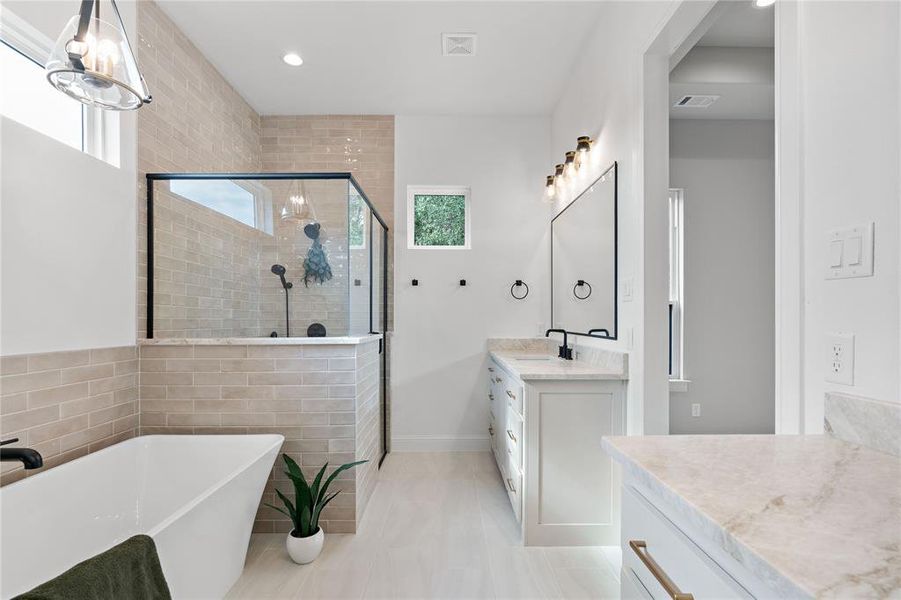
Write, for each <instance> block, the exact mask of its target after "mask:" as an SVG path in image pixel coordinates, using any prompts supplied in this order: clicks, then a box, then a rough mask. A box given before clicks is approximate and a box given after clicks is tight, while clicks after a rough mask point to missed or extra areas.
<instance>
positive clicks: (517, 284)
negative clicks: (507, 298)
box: [510, 279, 529, 300]
mask: <svg viewBox="0 0 901 600" xmlns="http://www.w3.org/2000/svg"><path fill="white" fill-rule="evenodd" d="M518 287H525V288H526V293H525V294H523V295H522V296H517V295H516V292H515V291H514V290H515V289H516V288H518ZM510 295H511V296H513V297H514V298H516V299H517V300H522V299H524V298H525V297H526V296H528V295H529V284H527V283H526V282H525V281H523V280H522V279H517V280H516V281H514V282H513V285H511V286H510Z"/></svg>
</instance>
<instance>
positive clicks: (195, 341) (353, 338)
mask: <svg viewBox="0 0 901 600" xmlns="http://www.w3.org/2000/svg"><path fill="white" fill-rule="evenodd" d="M380 339H382V334H380V333H379V334H370V335H350V336H339V337H289V338H282V337H280V338H269V337H265V338H151V339H146V338H145V339H140V340H138V346H355V345H358V344H365V343H367V342H374V341H376V340H380Z"/></svg>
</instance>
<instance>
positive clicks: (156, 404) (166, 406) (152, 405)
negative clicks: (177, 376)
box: [141, 398, 194, 413]
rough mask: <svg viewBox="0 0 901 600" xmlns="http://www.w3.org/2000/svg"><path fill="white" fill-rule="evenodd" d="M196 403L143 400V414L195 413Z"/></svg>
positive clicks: (188, 401) (189, 401)
mask: <svg viewBox="0 0 901 600" xmlns="http://www.w3.org/2000/svg"><path fill="white" fill-rule="evenodd" d="M193 411H194V402H193V401H191V400H148V399H145V398H141V412H142V413H148V412H164V413H169V412H193Z"/></svg>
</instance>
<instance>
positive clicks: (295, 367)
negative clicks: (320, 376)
mask: <svg viewBox="0 0 901 600" xmlns="http://www.w3.org/2000/svg"><path fill="white" fill-rule="evenodd" d="M275 370H276V371H301V372H303V371H327V370H328V360H327V359H325V358H279V359H276V361H275Z"/></svg>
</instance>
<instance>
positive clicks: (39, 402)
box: [28, 382, 90, 408]
mask: <svg viewBox="0 0 901 600" xmlns="http://www.w3.org/2000/svg"><path fill="white" fill-rule="evenodd" d="M89 391H90V386H89V384H88V383H87V382H84V383H73V384H70V385H63V386H60V387H54V388H48V389H46V390H36V391H34V392H28V408H40V407H42V406H51V405H54V404H61V403H62V402H65V401H67V400H76V399H78V398H86V397H87V396H88V394H89Z"/></svg>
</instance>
